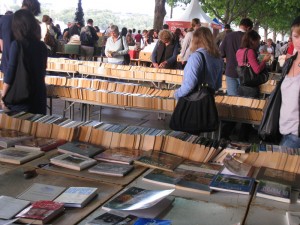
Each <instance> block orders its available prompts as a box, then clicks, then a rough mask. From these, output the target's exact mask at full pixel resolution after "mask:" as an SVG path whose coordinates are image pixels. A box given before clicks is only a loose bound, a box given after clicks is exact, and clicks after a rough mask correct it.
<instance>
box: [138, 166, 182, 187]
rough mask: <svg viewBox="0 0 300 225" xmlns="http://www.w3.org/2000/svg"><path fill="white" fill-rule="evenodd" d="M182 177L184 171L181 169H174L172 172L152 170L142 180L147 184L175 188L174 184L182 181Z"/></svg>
mask: <svg viewBox="0 0 300 225" xmlns="http://www.w3.org/2000/svg"><path fill="white" fill-rule="evenodd" d="M183 176H184V170H181V169H175V170H174V171H166V170H160V169H153V170H152V171H151V172H150V173H148V174H146V175H145V176H144V177H143V178H142V179H143V180H144V181H147V182H151V183H155V184H158V185H163V186H168V187H171V188H175V186H176V184H177V183H178V182H179V181H180V180H181V179H182V177H183Z"/></svg>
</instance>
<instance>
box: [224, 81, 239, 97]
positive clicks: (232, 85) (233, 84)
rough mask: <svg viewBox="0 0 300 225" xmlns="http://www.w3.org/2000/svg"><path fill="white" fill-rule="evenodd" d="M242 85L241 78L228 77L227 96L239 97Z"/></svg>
mask: <svg viewBox="0 0 300 225" xmlns="http://www.w3.org/2000/svg"><path fill="white" fill-rule="evenodd" d="M239 85H240V79H239V78H232V77H229V76H226V86H227V95H235V96H237V95H238V87H239Z"/></svg>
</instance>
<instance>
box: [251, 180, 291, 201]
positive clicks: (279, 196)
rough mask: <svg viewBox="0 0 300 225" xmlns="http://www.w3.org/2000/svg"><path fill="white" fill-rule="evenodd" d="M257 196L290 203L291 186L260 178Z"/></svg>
mask: <svg viewBox="0 0 300 225" xmlns="http://www.w3.org/2000/svg"><path fill="white" fill-rule="evenodd" d="M256 196H257V197H262V198H267V199H272V200H275V201H279V202H286V203H290V202H291V186H290V185H285V184H280V183H276V182H272V181H265V180H260V181H259V184H258V187H257V192H256Z"/></svg>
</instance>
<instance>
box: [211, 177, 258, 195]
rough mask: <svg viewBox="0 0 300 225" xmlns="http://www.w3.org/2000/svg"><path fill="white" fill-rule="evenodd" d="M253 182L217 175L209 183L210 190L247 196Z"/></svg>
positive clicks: (247, 178)
mask: <svg viewBox="0 0 300 225" xmlns="http://www.w3.org/2000/svg"><path fill="white" fill-rule="evenodd" d="M254 181H255V180H254V179H253V178H250V177H239V176H234V175H227V174H217V175H215V177H214V178H213V180H212V181H211V183H210V189H212V190H216V191H225V192H234V193H239V194H248V195H249V194H250V193H251V191H252V189H253V186H254Z"/></svg>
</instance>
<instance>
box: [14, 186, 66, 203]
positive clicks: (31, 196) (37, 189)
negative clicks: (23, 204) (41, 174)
mask: <svg viewBox="0 0 300 225" xmlns="http://www.w3.org/2000/svg"><path fill="white" fill-rule="evenodd" d="M65 189H66V188H65V187H60V186H54V185H48V184H40V183H34V184H33V185H31V186H30V187H29V188H28V189H26V190H25V191H23V192H22V193H21V194H19V195H18V196H17V198H19V199H23V200H28V201H31V202H35V201H40V200H49V201H52V200H54V199H55V198H56V197H57V196H58V195H60V194H61V193H62V192H63V191H64V190H65Z"/></svg>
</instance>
